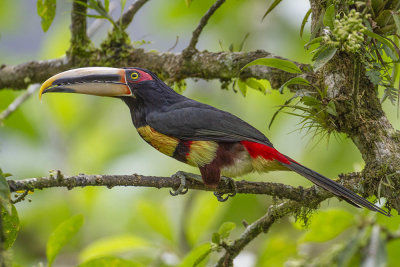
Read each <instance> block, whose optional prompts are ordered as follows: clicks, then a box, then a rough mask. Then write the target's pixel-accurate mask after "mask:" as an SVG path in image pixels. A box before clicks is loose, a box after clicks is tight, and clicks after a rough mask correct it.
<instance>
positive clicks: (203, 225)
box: [185, 194, 227, 246]
mask: <svg viewBox="0 0 400 267" xmlns="http://www.w3.org/2000/svg"><path fill="white" fill-rule="evenodd" d="M225 209H227V205H221V203H220V202H218V201H215V199H212V198H211V197H210V196H209V195H208V194H199V195H198V196H196V199H195V201H194V202H193V204H192V209H191V210H190V211H189V212H188V213H187V214H186V216H187V217H188V219H187V223H186V225H185V231H186V233H187V239H188V241H189V244H190V245H192V246H194V245H196V244H198V243H199V242H200V240H204V239H206V238H209V233H210V232H213V229H215V224H216V222H218V221H219V220H220V216H221V214H224V212H225ZM209 214H214V216H211V217H210V216H209Z"/></svg>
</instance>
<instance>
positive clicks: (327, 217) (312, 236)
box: [296, 209, 355, 242]
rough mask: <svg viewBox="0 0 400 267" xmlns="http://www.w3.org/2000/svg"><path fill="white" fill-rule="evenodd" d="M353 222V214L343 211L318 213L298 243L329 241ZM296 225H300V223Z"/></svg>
mask: <svg viewBox="0 0 400 267" xmlns="http://www.w3.org/2000/svg"><path fill="white" fill-rule="evenodd" d="M354 220H355V219H354V214H351V213H349V212H347V211H344V210H339V209H331V210H328V211H320V212H318V213H317V214H315V215H314V216H313V218H312V220H311V223H310V226H309V230H308V231H307V232H306V233H305V234H304V235H303V236H302V237H301V238H300V241H301V242H325V241H328V240H331V239H332V238H335V237H336V236H337V235H339V234H340V233H342V232H343V231H344V230H346V229H347V228H349V227H350V226H352V225H354ZM296 223H297V224H300V222H296ZM333 226H334V227H333Z"/></svg>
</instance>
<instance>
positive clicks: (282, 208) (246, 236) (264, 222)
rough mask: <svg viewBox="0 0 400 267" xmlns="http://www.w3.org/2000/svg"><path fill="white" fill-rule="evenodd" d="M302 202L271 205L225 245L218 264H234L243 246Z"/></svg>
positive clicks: (267, 229)
mask: <svg viewBox="0 0 400 267" xmlns="http://www.w3.org/2000/svg"><path fill="white" fill-rule="evenodd" d="M300 207H301V204H299V203H298V202H294V201H285V202H283V203H281V204H278V205H271V206H270V207H269V209H268V212H267V213H266V214H265V215H264V216H263V217H261V218H260V219H258V220H257V221H255V222H254V223H252V224H250V225H249V226H247V227H246V230H245V231H244V232H243V233H242V235H241V236H240V237H239V238H238V239H236V240H235V241H234V242H233V243H232V244H231V245H225V247H224V248H225V253H224V255H223V256H222V257H221V258H220V259H219V261H218V262H217V264H216V266H218V267H227V266H233V260H234V258H235V257H236V256H237V255H238V254H239V253H240V252H241V251H242V250H243V248H244V247H245V246H246V245H247V244H249V243H250V242H251V241H252V240H253V239H255V238H256V237H257V236H258V235H259V234H261V233H262V232H264V233H267V232H268V231H269V229H270V227H271V226H272V225H273V224H274V223H275V222H276V221H277V220H279V219H280V218H282V217H284V216H286V215H288V214H290V213H292V212H294V211H296V210H297V209H299V208H300Z"/></svg>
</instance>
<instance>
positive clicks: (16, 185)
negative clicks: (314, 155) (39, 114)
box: [8, 171, 332, 207]
mask: <svg viewBox="0 0 400 267" xmlns="http://www.w3.org/2000/svg"><path fill="white" fill-rule="evenodd" d="M192 175H194V174H192ZM187 180H188V181H187V187H188V188H189V189H196V190H204V191H213V190H214V189H213V188H210V187H207V186H205V185H204V184H203V183H202V182H200V181H197V180H193V179H191V178H190V177H188V178H187ZM8 184H9V186H10V191H11V192H16V191H21V190H32V191H33V190H34V189H44V188H52V187H66V188H68V189H72V188H74V187H86V186H106V187H108V188H112V187H114V186H138V187H155V188H173V189H177V188H178V187H179V185H180V179H179V178H177V177H176V176H174V175H172V176H171V177H156V176H144V175H138V174H132V175H84V174H80V175H76V176H64V175H62V174H61V172H59V171H58V172H57V175H54V174H50V175H49V176H48V177H42V178H29V179H22V180H8ZM235 184H236V192H237V193H242V194H264V195H272V196H274V197H277V198H287V199H291V200H294V201H297V202H301V203H303V205H305V206H309V207H315V203H317V202H318V203H319V202H320V201H323V200H324V199H326V198H329V197H332V195H331V194H330V193H328V192H326V191H324V190H320V189H318V188H317V187H316V186H312V187H310V188H308V189H304V188H303V187H293V186H290V185H284V184H279V183H267V182H249V181H244V180H243V181H235ZM217 190H218V192H220V193H224V194H227V193H233V191H234V190H233V189H232V188H231V186H229V185H228V184H226V183H225V182H221V183H220V184H219V186H218V188H217Z"/></svg>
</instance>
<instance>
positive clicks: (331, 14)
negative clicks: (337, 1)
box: [323, 4, 335, 30]
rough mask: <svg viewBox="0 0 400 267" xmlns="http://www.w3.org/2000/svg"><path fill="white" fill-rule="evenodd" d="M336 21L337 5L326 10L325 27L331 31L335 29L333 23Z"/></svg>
mask: <svg viewBox="0 0 400 267" xmlns="http://www.w3.org/2000/svg"><path fill="white" fill-rule="evenodd" d="M334 21H335V5H333V4H332V5H330V6H329V7H328V8H327V9H326V10H325V14H324V20H323V22H324V25H325V26H327V27H329V28H330V29H331V30H332V29H333V28H334V27H333V22H334Z"/></svg>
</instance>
